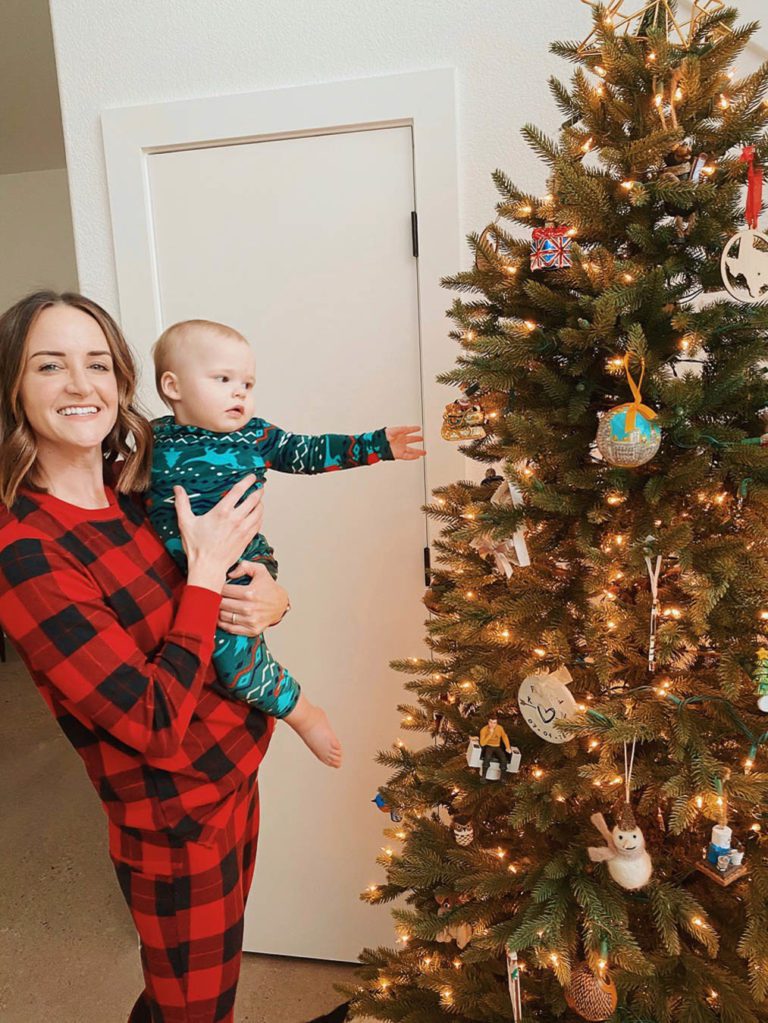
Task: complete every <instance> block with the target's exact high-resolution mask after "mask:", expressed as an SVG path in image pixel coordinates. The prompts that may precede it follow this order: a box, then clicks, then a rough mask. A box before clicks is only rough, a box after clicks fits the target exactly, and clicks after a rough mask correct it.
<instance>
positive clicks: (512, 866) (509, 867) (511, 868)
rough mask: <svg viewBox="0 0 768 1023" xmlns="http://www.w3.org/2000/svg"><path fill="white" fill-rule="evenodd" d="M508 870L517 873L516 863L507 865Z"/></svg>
mask: <svg viewBox="0 0 768 1023" xmlns="http://www.w3.org/2000/svg"><path fill="white" fill-rule="evenodd" d="M507 870H508V871H509V872H510V874H516V873H517V867H516V866H515V864H514V863H510V865H509V866H508V867H507Z"/></svg>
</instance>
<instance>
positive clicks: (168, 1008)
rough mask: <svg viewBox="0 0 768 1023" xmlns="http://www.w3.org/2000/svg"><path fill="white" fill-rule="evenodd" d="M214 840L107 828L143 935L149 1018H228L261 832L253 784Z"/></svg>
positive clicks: (188, 1022)
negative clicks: (179, 840)
mask: <svg viewBox="0 0 768 1023" xmlns="http://www.w3.org/2000/svg"><path fill="white" fill-rule="evenodd" d="M238 795H239V796H240V797H241V798H240V799H239V800H238V801H237V805H236V806H235V807H234V809H233V812H232V815H231V816H230V818H229V821H228V823H227V824H226V825H225V826H224V827H223V828H222V829H221V832H220V833H219V835H218V837H217V839H216V840H215V841H214V843H213V844H212V845H201V844H199V843H195V842H188V843H186V844H184V845H182V846H178V847H175V848H173V847H171V846H170V845H162V844H161V845H157V844H155V843H156V841H157V839H158V838H162V836H158V835H155V834H153V835H152V836H151V838H152V841H151V843H150V842H144V841H142V840H141V839H137V838H133V837H132V836H129V835H126V833H125V832H123V831H118V830H117V829H112V834H111V839H112V840H111V843H110V846H111V852H110V856H111V859H112V862H113V863H114V866H115V870H116V872H117V878H118V881H119V882H120V888H121V889H122V892H123V895H124V896H125V900H126V902H127V903H128V908H129V909H130V912H131V916H132V917H133V921H134V924H135V925H136V930H137V931H138V933H139V937H140V939H141V963H142V968H143V971H144V988H145V990H144V998H145V1000H146V1002H147V1004H148V1006H149V1008H150V1011H151V1019H152V1023H233V1021H234V1018H235V1017H234V1004H235V994H236V992H237V982H238V979H239V976H240V963H241V959H242V943H243V915H244V911H245V901H246V898H247V897H248V890H249V888H250V886H251V881H252V880H253V868H254V863H255V858H256V841H257V838H258V833H259V790H258V782H256V781H254V782H253V784H252V786H250V787H249V788H248V789H247V790H246V791H243V792H241V793H238Z"/></svg>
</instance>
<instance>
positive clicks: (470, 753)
mask: <svg viewBox="0 0 768 1023" xmlns="http://www.w3.org/2000/svg"><path fill="white" fill-rule="evenodd" d="M521 762H522V754H521V753H520V750H519V749H518V748H517V746H511V747H510V750H509V754H508V755H507V756H505V764H504V770H505V771H506V772H507V774H517V772H518V771H519V770H520V764H521ZM467 764H468V766H469V767H473V768H475V769H476V770H479V771H481V772H482V767H483V749H482V746H481V745H480V738H479V736H477V735H472V736H470V739H469V743H468V744H467ZM485 777H486V779H487V780H488V781H498V780H499V778H501V763H500V762H497V763H491V764H489V765H488V770H487V772H486V774H485Z"/></svg>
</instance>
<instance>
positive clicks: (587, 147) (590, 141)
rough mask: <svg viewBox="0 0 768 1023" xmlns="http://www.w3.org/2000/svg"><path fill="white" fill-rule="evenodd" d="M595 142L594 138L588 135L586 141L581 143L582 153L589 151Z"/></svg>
mask: <svg viewBox="0 0 768 1023" xmlns="http://www.w3.org/2000/svg"><path fill="white" fill-rule="evenodd" d="M594 144H595V140H594V138H593V137H592V136H591V135H590V136H589V138H588V139H587V141H586V142H585V143H584V144H583V145H582V147H581V151H582V153H589V152H591V151H592V146H593V145H594Z"/></svg>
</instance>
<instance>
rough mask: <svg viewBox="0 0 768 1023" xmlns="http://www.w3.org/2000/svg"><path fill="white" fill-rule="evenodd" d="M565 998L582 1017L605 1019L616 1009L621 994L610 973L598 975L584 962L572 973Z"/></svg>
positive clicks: (569, 1006) (571, 1007) (569, 1005)
mask: <svg viewBox="0 0 768 1023" xmlns="http://www.w3.org/2000/svg"><path fill="white" fill-rule="evenodd" d="M565 1000H566V1002H567V1003H568V1008H570V1009H573V1011H574V1012H577V1013H578V1014H579V1016H581V1018H582V1019H587V1020H595V1021H604V1020H607V1019H610V1018H611V1016H612V1015H613V1014H614V1012H615V1011H616V1007H617V1005H618V1004H619V995H618V992H617V991H616V985H615V984H614V982H613V980H612V979H611V977H610V975H609V974H605V975H604V976H603V977H597V976H595V974H594V973H593V972H592V970H591V969H590V968H589V966H588V965H587V963H582V964H581V965H580V966H577V967H576V969H575V970H573V972H572V973H571V982H570V984H569V985H568V987H567V988H566V989H565Z"/></svg>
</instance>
